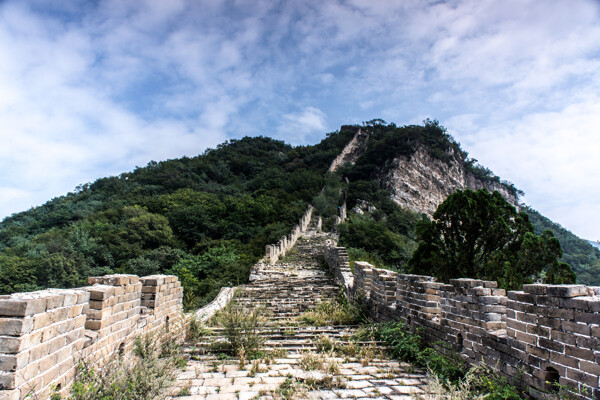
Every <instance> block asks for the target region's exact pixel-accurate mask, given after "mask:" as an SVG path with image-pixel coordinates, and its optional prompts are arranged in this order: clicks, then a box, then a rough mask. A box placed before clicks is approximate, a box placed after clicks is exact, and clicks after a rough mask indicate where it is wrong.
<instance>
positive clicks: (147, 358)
mask: <svg viewBox="0 0 600 400" xmlns="http://www.w3.org/2000/svg"><path fill="white" fill-rule="evenodd" d="M165 342H171V343H174V342H175V340H165ZM176 349H177V346H173V345H168V346H166V347H165V346H161V347H159V346H157V345H156V342H154V341H153V338H151V337H149V336H146V337H144V338H140V337H138V338H137V339H136V342H135V348H134V350H135V351H134V354H135V359H134V360H132V361H129V362H128V361H127V360H124V359H123V358H122V357H121V356H115V357H113V358H112V359H110V360H109V361H107V363H106V364H105V365H104V366H103V367H102V368H98V369H95V368H94V367H92V365H91V364H88V363H86V362H84V361H80V363H79V364H78V366H77V369H76V375H75V381H74V382H73V385H72V387H71V391H70V394H69V397H68V398H69V399H70V400H107V399H111V400H144V399H162V398H165V397H166V393H165V392H166V390H165V389H166V388H168V387H169V386H170V385H171V383H172V382H173V379H174V375H175V370H176V367H177V364H178V363H179V361H180V360H181V356H180V353H179V352H177V351H176ZM165 350H167V351H165Z"/></svg>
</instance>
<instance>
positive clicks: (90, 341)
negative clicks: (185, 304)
mask: <svg viewBox="0 0 600 400" xmlns="http://www.w3.org/2000/svg"><path fill="white" fill-rule="evenodd" d="M89 284H90V285H92V286H89V287H83V288H77V289H47V290H42V291H38V292H31V293H14V294H11V295H7V296H0V400H9V399H10V400H13V399H14V400H16V399H23V398H26V397H27V396H31V398H36V399H47V398H49V397H50V394H51V393H52V390H53V388H55V387H56V388H57V389H58V392H59V393H61V394H63V395H64V394H66V393H67V392H68V389H69V386H70V384H71V383H72V382H73V379H74V377H75V368H76V366H77V364H78V362H79V361H80V360H85V361H87V362H91V363H93V364H97V365H98V366H100V365H102V362H103V360H105V359H106V358H107V357H113V356H116V355H120V356H122V357H128V356H129V355H130V354H131V352H132V348H133V342H134V340H135V338H136V337H137V336H139V335H144V334H152V335H156V338H157V340H160V336H162V335H163V334H164V333H166V332H167V331H168V330H173V329H178V328H179V327H181V326H182V324H181V317H182V298H183V288H182V287H181V285H180V284H179V282H178V280H177V277H175V276H165V275H155V276H147V277H144V278H139V277H138V276H135V275H108V276H102V277H94V278H89Z"/></svg>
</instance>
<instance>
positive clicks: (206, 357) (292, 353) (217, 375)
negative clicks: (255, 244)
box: [172, 230, 426, 400]
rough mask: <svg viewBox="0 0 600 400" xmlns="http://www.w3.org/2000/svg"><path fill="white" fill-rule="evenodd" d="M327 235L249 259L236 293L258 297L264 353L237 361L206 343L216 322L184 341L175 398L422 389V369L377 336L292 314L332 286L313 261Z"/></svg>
mask: <svg viewBox="0 0 600 400" xmlns="http://www.w3.org/2000/svg"><path fill="white" fill-rule="evenodd" d="M327 240H328V236H327V235H326V234H322V233H316V232H315V231H314V230H313V231H309V232H308V234H306V235H305V237H304V238H303V239H300V240H299V241H298V243H297V244H296V247H295V248H294V249H293V250H292V252H291V254H289V255H288V256H287V257H285V258H283V259H282V260H280V261H279V262H278V263H277V264H276V265H268V264H266V265H257V267H256V268H255V270H254V272H253V274H252V275H253V279H254V281H253V282H252V283H251V284H249V285H247V286H245V287H244V288H243V291H242V292H241V294H239V295H238V296H237V301H238V302H240V303H242V304H244V305H245V306H246V307H248V308H252V307H256V306H257V305H259V304H262V305H265V306H266V307H267V309H268V311H269V312H270V316H269V323H268V324H267V325H266V326H265V328H264V329H263V330H262V331H261V332H260V333H261V335H263V336H264V337H265V338H266V343H265V345H264V347H265V351H264V353H265V354H264V357H263V358H261V359H259V360H249V361H246V362H245V363H244V365H240V362H239V360H238V359H237V358H231V357H225V356H223V355H221V356H219V354H215V353H214V352H211V351H208V350H207V349H208V348H209V346H210V344H211V343H215V342H219V341H223V340H224V339H223V337H222V336H221V328H211V334H210V336H208V337H207V338H204V340H203V341H202V340H201V341H199V342H196V343H189V344H188V345H187V347H186V352H187V354H188V358H189V361H188V363H187V366H186V368H185V370H183V371H180V373H179V375H178V377H177V381H176V383H175V385H174V387H173V390H172V394H173V398H178V399H203V400H204V399H206V400H213V399H214V400H217V399H219V400H227V399H242V400H245V399H295V398H308V399H339V398H348V399H367V398H368V399H387V400H400V399H406V400H408V399H413V398H415V397H414V394H418V393H423V389H422V388H423V387H425V386H426V377H425V373H424V372H423V371H422V370H419V369H416V368H413V367H412V366H411V365H409V364H406V363H401V362H398V361H393V360H389V359H387V358H386V357H385V356H384V353H383V350H382V348H381V347H379V345H378V343H375V342H369V341H362V342H357V341H355V340H352V336H353V335H354V334H355V332H356V330H357V327H355V326H329V327H314V326H305V325H304V326H303V325H301V324H299V323H298V320H297V319H296V317H298V316H299V315H300V314H302V313H303V312H305V311H307V310H310V309H313V308H314V307H315V306H317V304H319V303H320V302H322V301H325V300H334V299H335V298H336V296H337V295H338V288H337V286H336V285H335V282H334V281H333V279H332V278H331V277H330V276H328V275H327V273H326V271H325V270H324V268H323V266H321V265H319V262H320V257H319V256H320V255H322V254H323V247H324V245H325V243H326V241H327Z"/></svg>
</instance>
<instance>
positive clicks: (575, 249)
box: [523, 207, 600, 286]
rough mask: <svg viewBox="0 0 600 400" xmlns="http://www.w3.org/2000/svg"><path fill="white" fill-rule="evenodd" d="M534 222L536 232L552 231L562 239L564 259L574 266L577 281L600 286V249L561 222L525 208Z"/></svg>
mask: <svg viewBox="0 0 600 400" xmlns="http://www.w3.org/2000/svg"><path fill="white" fill-rule="evenodd" d="M523 211H525V212H526V213H527V214H528V215H529V220H530V221H531V222H532V223H533V226H534V228H535V233H537V234H539V233H540V232H543V231H545V230H549V231H551V232H552V233H553V234H554V236H555V237H556V238H558V240H559V241H560V245H561V247H562V250H563V257H562V258H563V260H564V261H565V262H566V263H568V264H570V265H571V267H573V271H575V273H576V274H577V283H582V284H584V285H589V286H600V249H598V248H595V247H594V246H592V245H591V244H590V243H588V242H587V241H586V240H583V239H580V238H579V237H577V236H575V235H574V234H572V233H571V232H569V231H568V230H566V229H565V228H563V227H562V226H560V225H559V224H557V223H555V222H552V221H550V220H549V219H548V218H546V217H544V216H543V215H541V214H540V213H538V212H537V211H535V210H534V209H532V208H530V207H525V208H524V209H523Z"/></svg>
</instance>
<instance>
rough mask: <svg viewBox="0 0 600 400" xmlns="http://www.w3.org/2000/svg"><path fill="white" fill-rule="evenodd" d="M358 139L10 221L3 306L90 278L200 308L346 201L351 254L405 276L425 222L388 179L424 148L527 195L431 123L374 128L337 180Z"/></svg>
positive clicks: (214, 163)
mask: <svg viewBox="0 0 600 400" xmlns="http://www.w3.org/2000/svg"><path fill="white" fill-rule="evenodd" d="M358 128H359V127H358V126H346V127H342V128H341V129H340V131H338V132H334V133H330V134H328V135H327V136H326V138H325V139H324V140H323V141H322V142H321V143H319V144H317V145H314V146H299V147H292V146H290V145H287V144H285V143H283V142H281V141H277V140H273V139H270V138H266V137H256V138H248V137H246V138H243V139H240V140H231V141H229V142H225V143H223V144H221V145H219V146H218V147H217V148H216V149H209V150H207V151H206V152H204V154H202V155H199V156H197V157H184V158H181V159H176V160H167V161H161V162H154V161H151V162H150V163H148V165H147V166H145V167H139V168H136V169H135V170H134V171H133V172H128V173H123V174H121V175H120V176H115V177H107V178H102V179H98V180H97V181H95V182H93V183H90V184H85V185H81V186H79V187H77V188H76V191H75V192H73V193H68V194H67V195H65V196H61V197H58V198H54V199H52V200H50V201H48V202H47V203H46V204H44V205H42V206H40V207H36V208H32V209H30V210H29V211H26V212H21V213H18V214H14V215H12V216H10V217H7V218H5V219H4V220H3V221H2V222H1V223H0V294H6V293H11V292H16V291H31V290H36V289H42V288H46V287H64V288H68V287H77V286H84V285H86V284H87V277H89V276H95V275H102V274H108V273H132V274H138V275H150V274H156V273H169V274H176V275H178V276H179V278H180V280H181V282H182V284H183V285H184V288H185V298H184V302H185V306H186V307H187V308H195V307H199V306H202V305H203V304H205V303H206V302H207V301H209V300H210V299H211V298H212V297H213V296H214V295H215V294H216V292H217V291H218V290H219V289H220V288H221V287H222V286H229V285H237V284H239V283H244V282H245V281H247V279H248V276H249V270H250V268H251V266H252V265H253V264H254V263H255V262H256V261H257V260H258V259H260V258H261V257H262V255H263V254H264V248H265V245H266V244H270V243H275V242H277V241H278V240H279V239H280V238H281V236H282V235H284V234H287V233H289V231H290V229H291V228H292V226H293V225H294V224H295V223H297V221H298V218H299V217H300V216H301V215H302V213H303V212H304V211H305V209H306V206H307V205H308V204H309V203H312V204H313V205H314V206H315V207H316V209H317V213H319V214H321V215H323V216H325V217H328V218H326V221H325V226H326V227H331V220H332V218H331V217H332V216H333V215H335V213H336V211H337V207H338V205H339V204H341V202H342V201H344V199H345V200H346V202H347V204H348V209H349V210H351V209H354V211H350V212H349V218H348V220H347V221H346V222H345V223H344V224H342V225H341V226H339V234H340V244H341V245H343V246H347V247H348V248H349V253H350V255H351V257H352V258H353V259H359V258H360V259H366V260H369V261H371V262H373V263H375V264H376V265H378V266H382V267H386V268H391V269H395V270H399V271H403V270H405V269H406V267H407V263H408V260H409V259H410V258H411V257H412V255H413V252H414V250H415V249H416V247H417V241H416V234H415V227H416V225H417V222H418V221H419V220H420V219H421V218H422V215H419V214H417V213H414V212H411V211H409V210H406V209H403V208H402V207H400V206H398V205H397V204H396V203H394V202H393V201H392V200H391V199H390V193H389V192H388V191H386V190H383V189H382V188H381V186H380V183H379V181H378V179H377V177H378V176H380V174H381V173H382V172H384V171H385V169H386V168H389V164H390V163H389V162H388V161H389V160H391V159H392V158H393V157H394V156H396V155H400V154H404V155H411V154H412V153H413V152H414V151H415V149H416V148H418V147H419V146H421V147H423V146H424V147H425V148H426V149H427V151H428V152H429V153H430V154H431V155H432V156H433V157H436V158H438V159H440V160H442V161H444V162H451V161H453V160H454V161H456V160H458V162H460V163H462V164H463V165H464V167H465V168H467V169H468V170H469V171H471V172H473V173H474V174H477V176H479V177H480V178H481V179H484V180H494V181H496V182H500V183H502V184H504V185H505V186H507V187H508V188H509V189H510V190H513V191H514V192H518V191H517V189H516V188H514V186H512V185H511V184H510V183H508V182H501V181H500V180H499V178H498V177H497V176H495V175H494V174H493V173H492V172H491V171H490V170H489V169H486V168H484V167H482V166H479V165H478V164H477V162H476V160H473V159H470V158H469V157H468V154H467V153H466V152H465V151H463V150H462V149H461V148H460V145H459V144H458V143H457V142H456V141H454V139H453V138H452V136H450V135H449V134H448V133H447V131H446V130H445V129H444V128H443V127H441V126H440V125H439V124H438V123H437V122H436V121H430V120H427V121H425V124H424V125H422V126H420V125H409V126H401V127H398V126H396V125H395V124H386V123H385V122H384V121H381V120H373V121H370V122H368V123H366V124H364V126H363V130H367V129H368V130H369V132H370V138H369V142H368V147H367V149H366V151H364V152H363V153H362V155H361V156H360V157H358V159H357V160H356V162H355V164H354V165H347V166H344V167H343V168H341V169H340V170H339V171H338V172H337V173H336V174H326V171H327V168H328V167H329V165H330V163H331V161H332V160H333V159H334V158H335V157H336V156H337V155H338V154H339V153H340V152H341V150H342V148H343V147H344V145H345V144H346V143H348V142H349V140H350V139H351V138H352V136H353V135H354V133H355V132H356V130H357V129H358ZM323 188H324V190H322V189H323ZM530 215H531V216H532V217H531V220H532V222H533V224H534V225H535V226H536V233H538V232H539V231H542V230H544V229H545V228H546V225H548V228H549V229H550V230H552V231H553V232H555V235H556V236H557V237H558V238H559V239H560V241H561V244H562V245H563V249H564V260H565V261H566V262H568V263H571V264H572V265H573V267H574V269H575V271H576V272H577V273H578V276H579V281H580V282H582V283H588V284H589V283H594V282H596V283H597V282H598V279H599V278H598V276H600V274H598V273H597V272H598V270H599V269H600V264H599V263H598V259H599V255H598V254H599V252H598V251H596V253H592V252H590V251H588V250H589V249H588V247H590V248H591V246H589V245H587V246H588V247H585V246H584V247H582V245H581V243H580V242H578V240H579V239H578V238H576V237H574V236H573V235H570V234H569V235H570V236H569V235H567V234H565V233H564V232H562V231H557V230H556V229H555V227H554V226H550V225H552V224H551V223H550V221H547V220H546V221H547V222H544V219H543V217H541V216H540V217H539V218H537V217H534V216H533V214H531V213H530ZM544 224H545V225H544Z"/></svg>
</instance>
